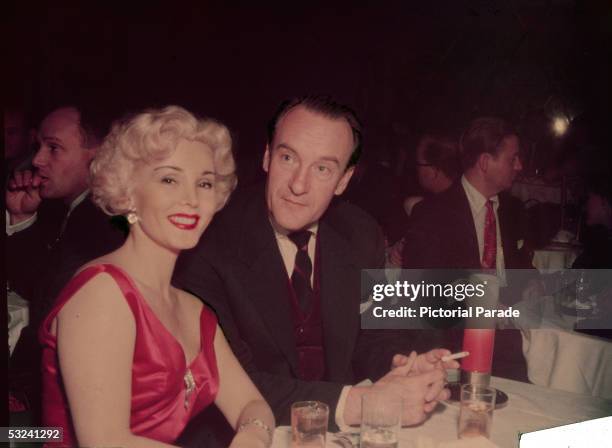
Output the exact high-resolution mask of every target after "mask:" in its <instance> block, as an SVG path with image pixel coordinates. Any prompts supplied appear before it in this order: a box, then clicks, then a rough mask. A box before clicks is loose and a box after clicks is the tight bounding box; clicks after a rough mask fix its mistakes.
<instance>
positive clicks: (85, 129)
mask: <svg viewBox="0 0 612 448" xmlns="http://www.w3.org/2000/svg"><path fill="white" fill-rule="evenodd" d="M109 124H110V120H106V119H104V118H103V115H102V113H101V110H99V109H96V115H90V114H88V113H84V108H77V107H74V106H70V107H61V108H58V109H55V110H53V111H52V112H51V113H49V114H48V115H47V116H46V117H45V118H44V119H43V121H42V123H41V125H40V129H39V133H38V140H39V144H40V148H39V149H38V151H37V152H36V155H35V156H34V159H33V160H32V164H33V166H34V167H35V170H34V171H30V170H27V171H21V172H16V173H15V174H14V176H13V178H12V179H10V180H9V183H8V188H7V191H6V232H7V235H8V238H7V243H6V244H7V258H6V260H7V263H6V265H7V281H8V286H9V288H10V289H12V290H13V291H15V292H17V293H18V294H19V295H20V296H21V297H23V298H24V299H25V300H27V301H28V302H29V314H30V324H29V326H28V327H26V328H25V329H24V330H23V332H22V334H21V337H20V339H19V342H18V343H17V346H16V347H15V350H14V352H13V355H12V357H11V379H12V382H13V384H18V385H19V386H18V388H19V389H22V391H23V392H25V393H26V396H27V397H28V399H29V401H30V404H31V406H32V408H33V409H32V412H33V414H34V415H33V421H32V424H34V425H35V424H37V423H36V418H37V417H36V414H37V411H38V409H37V408H38V404H39V399H40V397H39V384H38V382H39V376H40V371H39V368H38V363H39V358H40V354H39V345H38V340H37V330H38V325H39V324H40V322H41V320H42V318H43V317H44V315H45V313H46V311H47V310H48V309H49V307H50V305H51V304H52V302H53V300H54V299H55V297H56V296H57V294H58V293H59V291H60V290H61V288H62V287H63V286H64V285H65V284H66V282H67V281H68V280H69V279H70V277H72V275H73V274H74V272H75V271H76V270H77V269H78V268H79V267H80V266H81V265H83V264H84V263H86V262H87V261H89V260H90V259H92V258H95V257H98V256H100V255H102V254H104V253H106V252H108V251H109V250H113V249H114V248H116V247H118V246H119V245H120V244H121V242H122V241H123V239H124V233H123V232H121V231H120V230H119V229H118V228H116V227H114V226H112V225H111V222H110V218H109V217H108V216H106V215H105V214H104V213H103V212H101V211H100V210H99V209H98V208H97V207H96V206H94V204H93V203H92V202H91V201H90V200H89V197H88V194H89V190H88V178H89V163H90V161H91V160H92V158H93V157H94V155H95V153H96V149H97V147H98V146H99V144H100V143H101V141H102V139H103V137H104V136H105V135H106V132H107V130H108V127H109Z"/></svg>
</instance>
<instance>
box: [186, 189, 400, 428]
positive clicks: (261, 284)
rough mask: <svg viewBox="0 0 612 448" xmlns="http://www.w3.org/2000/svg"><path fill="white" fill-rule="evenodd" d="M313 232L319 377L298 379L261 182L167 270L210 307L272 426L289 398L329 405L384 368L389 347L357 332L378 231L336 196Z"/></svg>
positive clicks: (281, 268)
mask: <svg viewBox="0 0 612 448" xmlns="http://www.w3.org/2000/svg"><path fill="white" fill-rule="evenodd" d="M318 236H319V238H320V240H319V249H320V251H321V253H320V258H319V260H320V263H321V266H320V276H321V277H320V290H321V313H322V321H323V335H324V337H323V339H324V351H325V361H326V374H325V377H324V379H323V381H312V382H305V381H301V380H299V379H298V378H297V353H296V349H295V341H294V330H293V322H292V312H291V305H290V301H289V296H288V291H287V284H288V275H287V271H286V269H285V265H284V263H283V260H282V257H281V254H280V251H279V248H278V244H277V241H276V238H275V235H274V231H273V229H272V226H271V224H270V221H269V217H268V209H267V205H266V201H265V195H264V186H263V185H260V186H257V187H256V188H252V189H249V190H246V191H243V192H242V193H241V194H237V195H236V196H235V197H234V198H233V199H232V201H231V203H230V204H229V205H228V206H227V207H226V208H225V209H224V210H223V211H222V212H220V213H219V215H218V216H216V217H215V219H214V221H213V223H212V224H211V226H210V228H209V229H208V230H207V231H206V232H205V233H204V236H203V237H202V239H201V240H200V243H199V244H198V246H197V247H196V248H195V249H193V250H191V251H187V252H185V253H184V254H182V255H181V256H180V257H179V262H178V264H177V269H176V272H175V282H174V283H175V285H176V286H178V287H180V288H183V289H186V290H188V291H190V292H191V293H193V294H195V295H197V296H198V297H200V298H201V299H202V300H204V301H205V302H206V303H208V304H209V305H210V306H211V307H212V308H213V309H214V310H215V311H216V313H217V315H218V318H219V322H220V325H221V327H222V329H223V331H224V332H225V335H226V337H227V339H228V341H229V343H230V345H231V347H232V349H233V351H234V353H235V354H236V356H237V358H238V359H239V360H240V362H241V363H242V365H243V366H244V368H245V370H246V371H247V373H248V374H249V375H250V377H251V379H252V380H253V381H254V383H255V384H256V386H257V387H258V388H259V390H260V391H261V393H262V394H263V396H264V397H265V398H266V400H267V401H268V403H269V404H270V406H271V408H272V410H273V411H274V413H275V415H276V418H277V423H279V424H288V423H289V415H290V406H291V404H292V403H293V402H295V401H301V400H320V401H324V402H326V403H327V404H329V405H330V410H331V412H332V413H333V410H334V409H335V407H336V404H337V401H338V398H339V395H340V392H341V390H342V387H343V386H344V385H349V384H354V383H355V382H356V381H358V380H360V379H363V378H364V377H365V376H366V375H370V374H371V372H372V371H373V370H376V373H378V372H379V371H380V367H381V364H382V365H384V370H385V371H388V369H389V366H390V361H391V351H393V349H392V348H391V347H390V344H388V343H386V344H385V343H384V342H382V341H381V339H379V338H383V339H384V338H385V337H387V336H388V335H386V334H384V333H382V332H369V333H368V332H363V331H361V330H360V316H359V305H360V296H361V294H360V283H361V282H360V270H361V269H362V268H363V269H365V268H381V267H382V266H383V263H384V242H383V237H382V232H381V231H380V229H379V227H378V225H377V224H376V223H375V222H374V221H373V219H372V218H370V217H369V216H368V215H367V214H366V213H365V212H363V211H361V210H360V209H358V208H356V207H354V206H352V205H349V204H347V203H344V202H341V201H338V202H335V203H332V204H331V205H330V207H329V209H328V210H327V211H326V213H325V214H324V216H323V217H322V218H321V219H320V221H319V227H318ZM385 358H386V359H385ZM376 373H374V374H373V376H375V375H376ZM372 379H375V378H372ZM330 422H331V423H332V424H333V416H332V418H331V419H330Z"/></svg>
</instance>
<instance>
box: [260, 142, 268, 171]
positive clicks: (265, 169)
mask: <svg viewBox="0 0 612 448" xmlns="http://www.w3.org/2000/svg"><path fill="white" fill-rule="evenodd" d="M261 166H262V168H263V170H264V171H265V172H266V173H267V172H268V170H269V169H270V145H266V152H264V156H263V161H262V164H261Z"/></svg>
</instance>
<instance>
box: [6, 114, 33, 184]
mask: <svg viewBox="0 0 612 448" xmlns="http://www.w3.org/2000/svg"><path fill="white" fill-rule="evenodd" d="M35 141H36V129H35V128H34V126H33V124H32V122H31V116H30V114H29V113H26V111H25V110H23V108H19V107H9V108H7V109H5V110H4V174H5V176H6V179H8V178H9V177H10V175H11V174H12V172H13V171H14V170H21V169H25V168H26V167H27V166H28V165H29V163H30V161H31V159H32V156H33V154H34V151H33V148H34V143H35Z"/></svg>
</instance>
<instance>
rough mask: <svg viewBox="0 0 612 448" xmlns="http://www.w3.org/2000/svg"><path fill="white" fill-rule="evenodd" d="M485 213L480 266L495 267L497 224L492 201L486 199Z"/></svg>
mask: <svg viewBox="0 0 612 448" xmlns="http://www.w3.org/2000/svg"><path fill="white" fill-rule="evenodd" d="M486 207H487V215H486V217H485V225H484V247H483V249H482V267H483V268H485V269H495V266H496V259H497V226H496V225H495V212H494V211H493V201H490V200H489V201H487V203H486Z"/></svg>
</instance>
